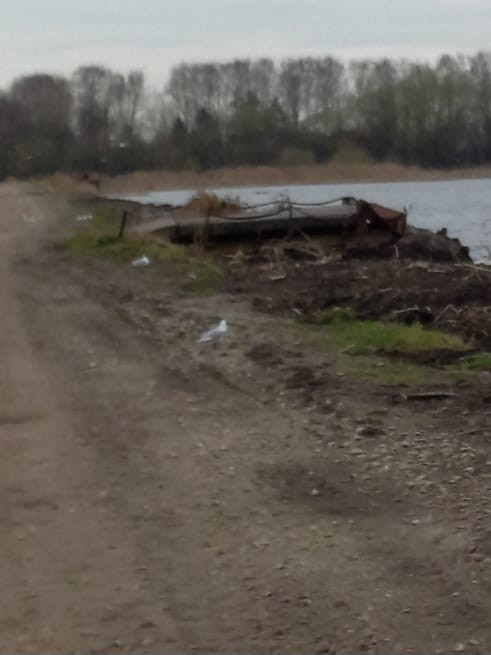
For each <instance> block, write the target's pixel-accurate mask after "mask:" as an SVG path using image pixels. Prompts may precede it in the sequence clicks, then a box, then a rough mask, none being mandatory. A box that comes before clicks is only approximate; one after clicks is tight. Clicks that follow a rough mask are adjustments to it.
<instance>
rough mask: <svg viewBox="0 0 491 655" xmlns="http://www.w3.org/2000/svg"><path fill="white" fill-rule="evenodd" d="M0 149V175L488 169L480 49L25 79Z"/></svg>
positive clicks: (11, 94) (4, 123)
mask: <svg viewBox="0 0 491 655" xmlns="http://www.w3.org/2000/svg"><path fill="white" fill-rule="evenodd" d="M0 143H1V146H2V147H1V149H0V179H1V178H5V177H7V176H15V177H29V176H33V175H43V174H49V173H53V172H56V171H68V172H77V171H80V172H81V171H100V172H105V173H109V174H117V173H123V172H128V171H132V170H137V169H162V168H168V169H174V170H179V169H188V168H192V169H197V170H203V169H209V168H214V167H219V166H237V165H263V164H279V165H293V164H309V163H317V162H325V161H328V160H331V159H333V158H336V159H338V160H341V161H354V160H371V161H396V162H400V163H402V164H411V165H419V166H424V167H457V166H462V167H465V166H470V165H479V164H484V163H490V162H491V54H489V53H485V52H480V53H477V54H476V55H474V56H455V57H454V56H449V55H444V56H442V57H441V58H440V59H439V61H438V62H436V63H435V64H429V63H418V62H411V61H407V60H400V61H393V60H389V59H380V60H363V61H353V62H349V63H343V62H341V61H339V60H337V59H335V58H333V57H322V58H313V57H309V58H299V59H289V60H285V61H282V62H279V63H275V62H273V61H272V60H270V59H258V60H240V61H232V62H228V63H206V64H184V63H183V64H180V65H178V66H176V67H174V68H173V70H172V71H171V74H170V77H169V80H168V83H167V85H166V86H165V89H164V90H163V91H162V92H155V91H151V90H149V89H148V88H147V85H146V82H145V78H144V75H143V73H142V72H140V71H133V72H130V73H129V74H126V75H123V74H121V73H118V72H115V71H112V70H109V69H107V68H104V67H102V66H83V67H81V68H79V69H78V70H77V71H75V73H74V74H73V76H71V78H69V79H68V78H64V77H61V76H54V75H48V74H36V75H29V76H24V77H20V78H18V79H16V80H15V81H14V82H13V83H12V85H11V86H10V88H9V89H7V90H5V91H4V92H0Z"/></svg>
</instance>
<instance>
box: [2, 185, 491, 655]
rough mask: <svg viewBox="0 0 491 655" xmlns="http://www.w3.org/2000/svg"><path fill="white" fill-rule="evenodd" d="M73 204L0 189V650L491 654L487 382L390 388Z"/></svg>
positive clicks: (21, 189)
mask: <svg viewBox="0 0 491 655" xmlns="http://www.w3.org/2000/svg"><path fill="white" fill-rule="evenodd" d="M68 217H69V212H68V210H67V208H66V206H65V204H64V202H63V200H61V199H58V198H56V197H55V196H53V195H46V194H42V193H39V191H36V192H35V191H34V190H33V187H29V186H25V185H18V184H5V185H2V186H1V187H0V220H1V222H2V232H1V238H0V267H1V273H2V275H1V282H0V310H1V313H2V317H3V330H2V339H1V341H0V344H1V349H2V364H3V366H2V374H1V379H0V383H1V385H2V394H1V395H0V402H1V407H0V430H1V436H2V443H3V456H2V458H1V460H0V485H1V494H0V503H1V505H0V508H1V512H0V521H1V524H0V534H1V543H2V558H1V560H0V584H1V586H2V589H3V593H2V595H1V598H0V626H1V630H0V651H2V652H17V653H39V652H49V653H76V652H80V653H82V652H83V653H103V652H104V653H108V652H120V651H127V652H140V653H163V652H166V653H171V652H172V653H175V652H202V653H205V652H223V653H225V652H243V653H251V652H257V653H302V652H303V653H307V652H308V653H334V652H337V653H352V652H374V653H375V652H377V653H410V652H425V653H444V652H450V651H454V652H468V653H485V652H488V651H489V644H490V643H491V625H490V622H489V614H490V610H491V573H490V571H491V568H490V564H491V548H490V545H489V543H490V542H489V535H490V530H491V505H490V498H491V452H490V450H491V448H490V445H489V438H490V436H491V405H490V403H491V387H490V383H489V380H488V379H487V378H484V377H483V378H482V379H480V380H478V381H477V382H476V384H475V385H474V386H473V385H468V386H467V387H465V388H464V389H463V390H462V392H459V394H458V395H457V397H455V398H450V399H447V400H443V401H442V400H437V401H430V402H424V403H421V402H419V403H417V402H406V401H403V400H402V399H401V393H400V391H401V390H400V389H394V388H393V387H390V388H387V387H384V386H377V385H375V384H367V383H361V382H359V383H358V382H357V381H356V380H354V379H352V378H348V377H342V376H340V375H339V374H338V371H337V370H336V361H335V359H333V358H332V357H330V356H329V355H328V354H325V355H324V354H323V355H320V354H319V353H315V352H310V351H309V350H308V349H306V348H305V347H304V345H303V344H302V343H301V342H299V341H285V340H284V339H283V338H282V336H281V335H280V334H279V331H278V319H277V318H276V317H275V316H274V315H273V314H270V313H268V312H264V311H255V310H254V309H253V307H252V304H251V300H252V298H251V296H250V295H249V294H247V293H242V294H237V293H229V294H223V295H216V296H213V297H211V298H199V299H196V298H190V297H188V296H185V295H184V294H182V293H181V291H180V290H179V286H177V287H176V286H175V285H174V284H170V281H168V280H166V279H165V278H163V277H162V274H161V273H159V272H158V271H157V270H155V269H153V268H149V269H142V270H133V269H131V268H129V267H126V266H117V265H113V264H108V263H104V262H90V263H89V262H86V263H84V262H81V261H74V260H72V259H70V258H68V257H67V256H66V255H65V254H63V253H61V252H60V251H59V250H57V249H56V248H55V247H54V246H53V244H52V241H53V240H55V239H56V238H57V236H58V234H59V233H60V230H63V229H64V228H63V219H67V218H68ZM60 226H61V227H60ZM222 317H225V318H227V320H228V321H229V322H230V325H231V331H230V333H229V334H228V335H227V336H226V337H225V338H224V339H223V340H222V341H220V342H218V343H217V344H211V345H210V344H203V345H199V344H197V343H196V341H197V336H198V335H199V334H200V332H201V330H202V329H204V328H206V327H208V326H209V325H210V324H213V323H214V321H215V320H216V319H217V318H222Z"/></svg>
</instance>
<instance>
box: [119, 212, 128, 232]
mask: <svg viewBox="0 0 491 655" xmlns="http://www.w3.org/2000/svg"><path fill="white" fill-rule="evenodd" d="M127 222H128V212H127V211H124V212H123V215H122V217H121V225H120V226H119V237H118V239H122V238H123V237H124V231H125V229H126V223H127Z"/></svg>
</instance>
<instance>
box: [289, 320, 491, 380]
mask: <svg viewBox="0 0 491 655" xmlns="http://www.w3.org/2000/svg"><path fill="white" fill-rule="evenodd" d="M299 331H300V332H301V336H302V338H303V340H304V341H305V342H306V343H308V344H310V345H311V346H312V347H313V348H316V349H320V350H327V351H332V352H333V353H335V354H336V363H337V367H338V368H339V371H340V372H342V373H345V374H346V375H349V376H351V377H355V378H358V379H366V380H369V381H373V382H374V383H376V384H386V385H408V386H411V385H415V386H422V385H426V384H442V383H444V382H448V383H453V382H455V381H456V375H455V374H456V373H458V371H457V369H456V368H455V365H452V366H448V367H445V368H435V367H432V366H428V365H425V364H423V363H419V362H418V361H411V359H410V358H411V355H415V356H417V355H420V354H422V353H425V352H438V351H441V352H448V351H453V352H455V353H457V356H458V355H459V354H460V353H461V354H462V355H465V353H467V352H468V351H469V346H468V344H466V343H465V342H464V341H463V340H462V339H461V338H460V337H458V336H455V335H449V334H446V333H444V332H440V331H438V330H429V329H425V328H423V327H422V326H421V325H419V324H413V325H403V324H399V323H389V322H385V321H373V320H362V319H358V318H356V316H355V314H354V313H353V312H352V310H350V309H344V308H333V309H329V310H326V311H323V312H319V313H318V314H316V315H314V316H313V317H312V318H311V319H310V320H309V322H305V321H302V322H297V323H296V324H295V333H296V336H297V337H298V334H299ZM463 361H469V362H472V361H473V357H472V356H468V357H466V358H465V360H463ZM482 364H483V362H481V365H482ZM473 365H474V366H476V365H477V364H476V363H475V362H474V364H473ZM469 375H472V373H471V371H470V370H468V371H467V374H466V375H463V374H462V373H461V372H460V373H459V375H458V376H457V379H459V380H460V379H461V378H465V379H466V380H467V379H468V377H469Z"/></svg>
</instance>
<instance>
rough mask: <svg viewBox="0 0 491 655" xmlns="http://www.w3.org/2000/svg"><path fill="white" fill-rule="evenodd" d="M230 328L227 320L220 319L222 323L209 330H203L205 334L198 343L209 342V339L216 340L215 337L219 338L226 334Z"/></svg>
mask: <svg viewBox="0 0 491 655" xmlns="http://www.w3.org/2000/svg"><path fill="white" fill-rule="evenodd" d="M228 330H229V327H228V325H227V321H220V323H219V324H218V325H216V326H215V327H213V328H211V329H210V330H207V331H206V332H203V334H202V335H201V337H200V338H199V340H198V343H207V342H208V341H214V340H215V339H219V338H220V337H221V336H223V335H224V334H226V333H227V332H228Z"/></svg>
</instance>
